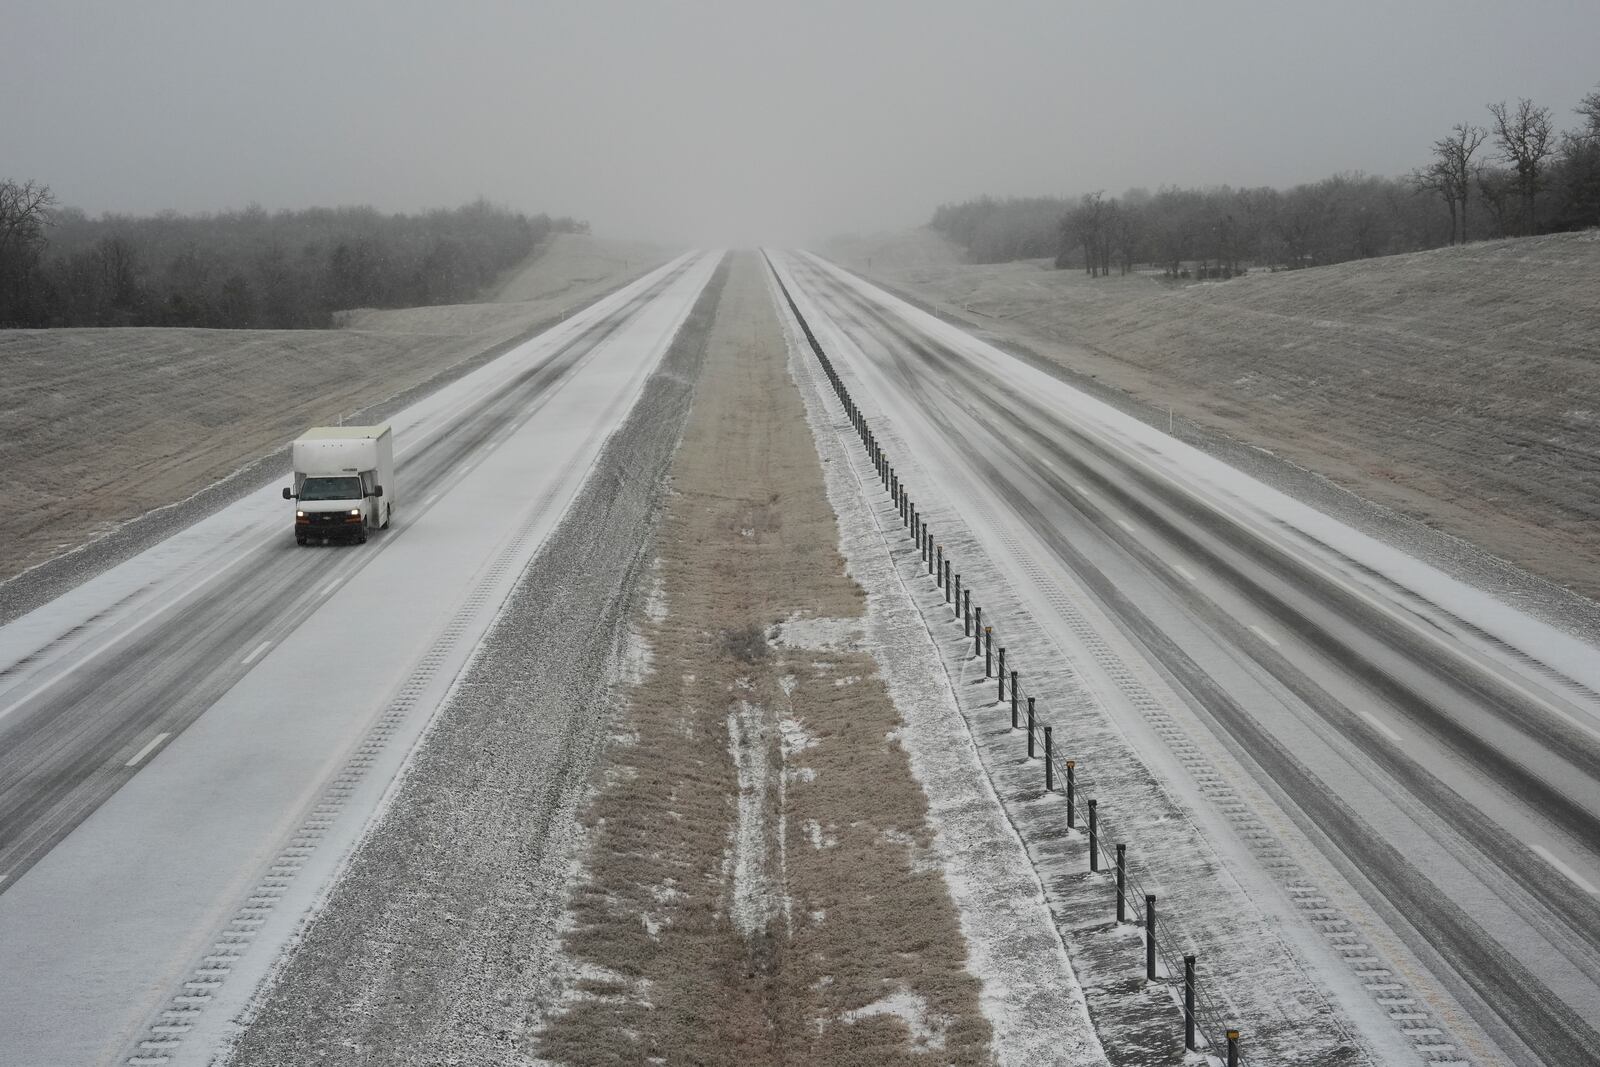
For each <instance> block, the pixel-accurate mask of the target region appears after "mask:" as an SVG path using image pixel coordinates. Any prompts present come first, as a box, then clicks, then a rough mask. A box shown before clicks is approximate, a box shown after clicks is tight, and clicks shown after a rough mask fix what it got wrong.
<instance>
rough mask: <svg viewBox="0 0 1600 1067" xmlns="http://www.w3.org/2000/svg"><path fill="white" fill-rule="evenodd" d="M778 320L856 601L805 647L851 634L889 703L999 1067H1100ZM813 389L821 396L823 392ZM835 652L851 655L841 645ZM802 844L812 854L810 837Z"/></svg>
mask: <svg viewBox="0 0 1600 1067" xmlns="http://www.w3.org/2000/svg"><path fill="white" fill-rule="evenodd" d="M773 297H774V299H775V300H777V301H779V307H780V315H781V317H782V319H783V322H784V324H785V329H786V331H787V332H788V334H789V351H790V357H789V360H790V362H789V366H790V372H791V374H792V375H793V376H794V378H795V380H796V382H797V383H798V384H799V385H800V392H801V394H802V396H803V397H804V399H805V402H806V413H807V419H808V421H809V422H810V424H811V427H812V432H813V433H814V434H815V436H816V442H817V448H818V452H819V453H820V456H821V459H822V464H823V472H824V476H825V478H826V481H827V488H828V500H829V503H830V504H832V506H833V509H834V511H835V513H836V514H837V515H838V520H839V532H840V544H839V550H840V553H841V554H842V555H843V556H844V558H845V561H846V567H847V570H848V572H849V574H850V576H851V577H852V578H854V579H855V580H856V581H857V582H858V583H860V585H861V587H862V588H863V589H864V590H865V592H866V595H867V615H866V618H865V619H864V620H837V621H835V622H834V623H833V624H832V625H830V626H822V625H820V620H819V621H818V623H819V625H817V626H815V627H813V628H814V629H817V630H821V631H822V632H821V633H817V634H814V635H811V636H812V637H813V639H814V640H816V641H818V642H823V641H852V642H854V641H858V640H859V638H858V637H851V636H850V635H849V631H848V628H847V627H845V626H843V625H841V624H842V623H844V622H852V623H854V624H855V625H856V627H857V628H858V633H859V631H860V630H861V629H864V630H865V636H866V637H867V638H868V640H867V642H866V643H867V645H868V647H870V648H871V650H872V652H873V656H874V658H876V659H877V661H878V665H879V669H880V670H881V671H882V673H883V677H884V680H885V682H886V683H887V685H888V689H889V694H890V696H891V698H892V699H893V700H894V702H895V706H896V707H897V708H898V709H899V711H900V714H901V717H902V718H903V719H904V720H905V723H906V726H905V728H904V729H902V730H901V731H900V741H901V743H902V744H903V745H904V746H905V748H906V752H907V754H908V756H909V757H910V760H911V767H912V771H913V773H914V774H916V776H917V779H918V781H919V782H920V783H921V785H922V788H923V790H924V792H925V793H926V794H927V796H928V803H929V810H928V819H929V822H930V824H931V825H932V827H933V829H934V844H933V851H934V854H935V856H936V857H937V859H938V861H939V863H940V864H941V866H942V868H943V871H944V877H945V882H946V884H947V885H948V887H949V889H950V893H951V897H952V899H953V900H954V902H955V904H956V908H957V911H958V912H959V915H960V919H961V930H962V934H963V936H964V937H965V939H966V942H967V950H968V966H969V968H970V969H971V970H972V973H973V974H974V975H975V976H976V977H977V978H978V979H979V980H980V981H981V982H982V984H983V989H982V1006H983V1011H984V1015H985V1016H986V1017H987V1018H988V1020H989V1022H990V1024H991V1026H992V1027H993V1030H994V1045H993V1050H994V1054H995V1057H996V1059H997V1060H998V1062H1000V1063H1002V1064H1015V1065H1018V1067H1034V1065H1041V1067H1044V1065H1056V1064H1061V1065H1074V1067H1079V1065H1082V1067H1087V1065H1091V1064H1094V1065H1099V1064H1103V1063H1104V1062H1105V1052H1104V1050H1103V1049H1102V1048H1101V1047H1100V1042H1099V1039H1098V1038H1097V1037H1096V1036H1095V1034H1094V1030H1093V1027H1092V1026H1091V1024H1090V1022H1089V1018H1088V1014H1087V1010H1086V1008H1085V1005H1084V999H1083V992H1082V990H1081V989H1080V988H1079V986H1078V983H1077V980H1076V978H1075V977H1074V975H1073V972H1072V967H1071V964H1070V962H1069V960H1068V959H1067V955H1066V950H1065V948H1064V947H1063V945H1062V942H1061V939H1060V936H1059V935H1058V934H1057V933H1056V929H1055V926H1054V924H1053V922H1052V921H1051V917H1050V912H1049V909H1048V907H1047V906H1046V905H1045V901H1044V891H1043V887H1042V886H1041V884H1040V882H1039V879H1038V875H1037V874H1036V873H1035V871H1034V869H1033V866H1032V865H1031V863H1030V862H1029V860H1028V856H1027V853H1026V851H1025V850H1024V849H1023V847H1022V843H1021V841H1020V840H1019V839H1018V838H1017V835H1016V833H1015V831H1014V830H1013V829H1012V827H1011V826H1010V824H1009V823H1008V822H1007V821H1006V819H1005V817H1004V815H1003V813H1002V811H1001V809H1000V805H999V802H998V800H997V798H996V797H995V795H994V792H993V790H992V789H991V788H990V787H989V783H988V778H987V776H986V775H985V773H984V769H983V766H982V763H981V762H980V761H979V759H978V755H977V752H976V750H975V748H974V746H973V743H972V739H971V737H970V735H969V734H968V733H967V729H966V725H965V723H964V721H963V720H962V718H961V714H960V712H959V710H958V709H957V707H956V704H955V698H954V694H953V693H952V691H951V689H950V687H949V684H948V681H947V679H946V676H945V674H944V672H943V670H942V669H941V667H940V665H939V657H938V652H937V650H936V649H935V648H934V646H933V643H932V641H931V640H930V638H929V634H928V631H927V628H926V627H925V625H924V623H923V620H922V616H921V614H920V612H919V611H918V609H917V607H916V605H915V604H914V603H913V602H912V601H911V599H910V598H909V597H908V596H907V593H906V590H905V588H904V587H903V585H902V584H901V580H900V577H899V574H898V573H897V571H896V569H895V565H894V562H893V560H892V559H891V557H890V553H889V550H888V542H887V540H886V537H887V536H888V535H887V534H886V533H885V531H884V530H883V529H881V528H880V527H879V526H878V524H877V522H876V520H875V518H874V514H873V512H872V510H871V508H870V507H869V506H868V505H867V500H866V498H865V496H864V495H863V493H864V490H865V485H864V483H863V481H862V475H861V473H860V471H858V470H856V469H855V468H854V467H853V466H852V463H851V458H852V453H851V451H850V450H851V449H852V448H853V447H854V441H853V439H848V440H847V438H848V437H849V435H850V432H851V431H850V430H849V428H848V422H847V421H846V420H844V418H843V417H842V415H840V414H839V413H838V412H837V411H836V410H835V409H834V406H833V405H834V402H833V398H832V394H831V391H827V386H826V382H825V380H824V379H823V378H822V377H821V374H820V372H817V371H815V370H814V369H813V366H812V358H813V357H812V356H811V353H810V350H809V349H807V348H806V347H805V342H804V340H803V339H802V338H801V337H800V336H799V332H798V330H797V329H796V328H795V327H794V324H793V320H792V318H791V317H790V316H789V314H788V310H787V308H786V307H785V306H784V305H783V304H782V297H781V295H780V294H778V293H777V290H776V287H774V288H773ZM825 392H826V395H825ZM807 622H808V620H798V619H796V620H790V621H789V622H787V623H785V624H784V626H783V631H784V633H783V635H782V636H781V637H780V638H779V641H780V643H785V644H791V645H798V644H802V642H801V641H800V640H799V634H800V633H801V632H804V630H805V629H806V624H807ZM848 647H855V646H854V644H852V645H850V646H848ZM811 840H812V843H813V844H814V845H816V844H818V843H819V840H820V842H821V844H822V845H826V843H827V839H826V837H825V836H824V835H823V833H822V828H821V827H818V829H817V833H816V834H814V835H812V837H811Z"/></svg>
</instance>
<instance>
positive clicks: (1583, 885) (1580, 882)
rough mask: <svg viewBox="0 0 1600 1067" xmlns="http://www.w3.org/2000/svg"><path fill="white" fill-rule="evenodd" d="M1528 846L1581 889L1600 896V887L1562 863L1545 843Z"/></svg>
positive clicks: (1591, 894)
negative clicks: (1596, 886) (1597, 887)
mask: <svg viewBox="0 0 1600 1067" xmlns="http://www.w3.org/2000/svg"><path fill="white" fill-rule="evenodd" d="M1528 847H1529V848H1531V849H1533V850H1534V851H1535V852H1537V853H1538V854H1539V858H1540V859H1542V860H1544V861H1545V862H1546V863H1548V864H1549V865H1550V866H1552V867H1554V868H1555V869H1556V870H1558V871H1560V872H1561V873H1562V874H1564V875H1566V876H1567V877H1568V878H1570V879H1571V880H1572V882H1573V884H1574V885H1576V886H1577V887H1578V888H1579V889H1581V890H1583V891H1584V892H1585V893H1588V894H1589V895H1590V896H1600V889H1596V888H1595V887H1594V886H1593V885H1592V884H1590V882H1589V881H1588V879H1586V878H1584V876H1583V875H1581V874H1579V873H1578V872H1577V871H1575V870H1573V869H1572V868H1571V867H1568V866H1567V865H1566V864H1565V863H1562V862H1561V861H1560V860H1558V859H1556V855H1555V853H1554V852H1551V851H1550V850H1549V849H1547V848H1545V847H1544V846H1543V845H1529V846H1528Z"/></svg>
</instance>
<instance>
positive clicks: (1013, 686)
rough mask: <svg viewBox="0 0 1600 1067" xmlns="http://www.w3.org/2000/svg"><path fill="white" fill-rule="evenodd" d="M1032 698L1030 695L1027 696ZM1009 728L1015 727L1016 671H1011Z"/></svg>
mask: <svg viewBox="0 0 1600 1067" xmlns="http://www.w3.org/2000/svg"><path fill="white" fill-rule="evenodd" d="M1028 699H1029V700H1032V699H1033V698H1032V697H1029V698H1028ZM1011 728H1012V729H1013V730H1015V729H1016V728H1017V672H1016V671H1012V672H1011Z"/></svg>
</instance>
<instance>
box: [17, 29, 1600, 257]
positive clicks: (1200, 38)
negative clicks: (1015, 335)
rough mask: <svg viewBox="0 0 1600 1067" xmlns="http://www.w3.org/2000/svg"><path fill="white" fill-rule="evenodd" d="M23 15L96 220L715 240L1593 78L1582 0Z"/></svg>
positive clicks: (1538, 92)
mask: <svg viewBox="0 0 1600 1067" xmlns="http://www.w3.org/2000/svg"><path fill="white" fill-rule="evenodd" d="M619 15H625V17H619ZM8 28H9V29H10V31H11V32H10V33H8V35H7V37H6V39H5V40H4V41H3V42H0V122H3V124H4V128H5V129H6V131H7V137H6V148H7V152H6V162H5V164H4V166H5V167H6V168H7V173H5V174H3V175H0V177H7V178H11V179H15V180H24V179H28V178H33V179H36V180H38V181H41V182H43V183H45V184H47V185H49V186H50V187H51V188H52V190H53V191H54V192H55V193H56V195H57V197H58V199H59V201H60V203H61V204H63V205H72V206H76V207H79V208H80V209H81V210H83V211H84V212H85V213H87V214H90V215H91V216H95V217H98V216H101V215H104V214H108V213H109V214H130V215H152V214H158V213H160V212H162V211H167V210H171V211H177V212H179V213H182V214H188V215H193V214H201V213H216V212H221V211H228V210H243V209H244V208H246V207H247V206H248V205H249V204H251V203H252V202H253V203H257V204H260V205H261V206H262V207H263V208H264V209H266V210H269V211H276V210H283V209H288V210H294V209H299V208H306V207H338V206H371V207H374V208H376V209H378V210H380V211H384V212H387V213H394V212H402V213H415V212H417V211H425V210H429V209H432V208H436V207H454V206H459V205H460V204H464V203H468V202H470V201H472V200H473V199H475V198H476V197H478V196H480V195H481V196H483V197H486V198H487V199H489V200H491V201H493V202H495V203H498V204H503V205H506V206H508V207H511V208H513V209H515V210H518V211H523V212H528V213H538V212H546V213H549V214H552V215H570V216H573V217H576V218H581V219H585V220H587V221H589V222H590V223H591V224H592V225H593V226H594V227H595V228H596V230H597V231H599V232H601V233H605V234H609V235H612V236H618V237H627V238H633V239H645V240H656V241H664V242H673V243H680V244H701V245H711V244H716V245H725V246H730V247H731V246H746V245H755V244H763V243H765V244H796V243H807V242H809V241H815V240H817V239H820V238H824V237H827V236H830V235H833V234H842V233H862V232H871V231H875V230H893V229H902V228H906V227H910V226H918V225H922V224H924V223H926V221H927V219H928V217H929V216H930V215H931V214H932V212H933V210H934V209H935V208H936V207H938V206H939V205H940V204H945V203H956V202H960V201H962V200H966V199H970V198H972V197H976V196H980V195H985V194H987V195H992V196H998V197H1004V196H1009V195H1015V196H1065V197H1073V196H1078V195H1081V194H1083V193H1087V192H1093V191H1096V190H1105V191H1107V192H1108V193H1113V194H1115V195H1120V193H1121V192H1122V191H1123V190H1126V189H1129V188H1139V187H1143V188H1148V189H1150V190H1152V191H1154V190H1156V189H1158V188H1160V187H1162V186H1164V185H1177V186H1181V187H1186V188H1195V187H1207V186H1214V185H1221V184H1227V185H1232V186H1235V187H1239V186H1246V187H1250V186H1271V187H1274V188H1279V189H1282V188H1289V187H1292V186H1294V185H1297V184H1301V183H1304V182H1311V181H1316V180H1319V179H1321V178H1324V177H1328V176H1330V175H1333V174H1337V173H1344V172H1359V173H1364V174H1371V175H1379V176H1385V177H1393V176H1398V175H1402V174H1405V173H1407V172H1408V171H1409V170H1410V169H1411V168H1413V167H1416V166H1419V165H1421V164H1423V163H1424V162H1426V158H1427V155H1428V151H1429V146H1430V144H1431V142H1432V141H1433V140H1434V139H1435V138H1437V137H1440V136H1443V135H1444V134H1445V133H1447V132H1448V130H1449V128H1450V126H1451V125H1453V124H1454V123H1457V122H1474V123H1478V124H1484V123H1485V122H1486V119H1487V114H1486V111H1485V105H1486V104H1487V103H1489V102H1491V101H1498V100H1502V99H1504V100H1510V101H1515V100H1516V99H1517V98H1519V97H1528V98H1530V99H1532V100H1534V101H1535V102H1537V103H1539V104H1541V105H1543V106H1545V107H1548V108H1550V109H1551V111H1552V112H1553V113H1554V115H1555V118H1556V122H1557V125H1558V127H1559V128H1570V127H1571V126H1572V125H1573V124H1574V118H1573V116H1572V114H1571V109H1572V107H1573V106H1574V105H1575V104H1576V103H1577V102H1578V100H1579V99H1581V97H1582V96H1583V95H1584V94H1585V93H1586V92H1588V91H1590V90H1592V89H1593V88H1594V87H1595V85H1596V83H1597V82H1600V65H1597V64H1595V62H1594V60H1593V55H1592V52H1593V42H1594V41H1596V40H1600V5H1592V6H1590V7H1580V6H1576V5H1571V4H1561V3H1555V2H1549V0H1546V2H1540V3H1535V4H1532V5H1517V6H1516V7H1515V8H1512V7H1510V6H1507V5H1499V4H1493V3H1488V2H1483V0H1473V2H1469V3H1453V2H1448V0H1425V2H1421V3H1413V4H1406V5H1393V4H1383V3H1378V2H1376V0H1356V2H1353V3H1349V4H1343V5H1338V6H1337V7H1327V6H1323V5H1301V4H1282V3H1275V4H1269V3H1262V2H1253V0H1217V2H1215V3H1213V4H1210V5H1206V6H1205V7H1204V8H1203V9H1202V8H1167V9H1162V10H1161V11H1159V12H1152V11H1150V10H1149V9H1141V8H1134V7H1130V6H1127V5H1112V6H1109V7H1099V6H1092V5H1060V4H1045V3H1037V2H1028V0H1011V2H1004V3H1000V4H995V5H986V6H985V8H984V9H983V10H982V11H977V10H974V9H971V8H970V7H968V6H967V5H960V4H949V3H946V4H938V3H935V4H927V3H923V4H913V3H910V2H904V0H895V2H885V3H879V4H872V5H865V6H862V5H854V4H845V3H842V2H840V0H820V2H819V3H817V4H813V5H811V6H808V7H807V8H806V9H805V10H804V11H796V10H793V9H791V8H788V7H785V6H781V5H766V4H755V5H750V4H739V5H728V4H718V3H713V2H709V0H699V2H685V3H682V4H675V5H671V6H670V7H668V6H666V5H661V6H657V5H628V4H616V3H612V4H604V3H602V4H593V5H548V6H540V7H538V8H533V7H528V6H522V5H515V4H504V3H493V2H488V0H482V2H476V3H468V4H465V5H460V6H457V7H453V8H451V9H450V10H449V11H444V10H439V9H432V8H419V9H411V10H397V9H394V8H392V7H391V6H389V5H385V4H381V3H378V2H376V0H361V2H357V3H350V4H341V5H338V6H337V7H333V8H325V7H322V6H317V5H311V4H303V3H290V4H286V5H279V6H276V7H274V8H273V9H271V11H270V12H263V11H262V10H260V9H255V8H249V9H247V8H243V7H239V8H232V7H227V6H217V5H210V4H200V3H196V2H192V0H190V2H184V3H172V4H163V5H159V6H147V5H140V6H137V7H135V6H127V5H118V4H103V5H91V6H88V7H83V6H77V5H73V6H70V7H62V6H60V5H55V4H46V3H36V2H24V3H20V4H17V5H14V14H13V18H12V19H11V25H10V26H9V27H8Z"/></svg>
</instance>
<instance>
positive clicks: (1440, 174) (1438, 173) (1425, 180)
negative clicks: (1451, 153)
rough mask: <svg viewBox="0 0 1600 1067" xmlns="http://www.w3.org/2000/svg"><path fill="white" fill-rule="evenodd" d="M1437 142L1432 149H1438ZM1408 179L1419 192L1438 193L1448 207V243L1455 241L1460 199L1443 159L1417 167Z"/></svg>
mask: <svg viewBox="0 0 1600 1067" xmlns="http://www.w3.org/2000/svg"><path fill="white" fill-rule="evenodd" d="M1438 145H1439V142H1438V141H1435V142H1434V150H1435V151H1437V150H1438ZM1408 180H1409V181H1410V182H1411V185H1412V187H1413V188H1415V189H1416V191H1417V192H1419V193H1438V194H1439V197H1440V199H1442V200H1443V201H1444V203H1445V206H1446V207H1448V208H1449V209H1450V243H1451V244H1455V243H1456V218H1457V216H1458V215H1459V214H1460V199H1459V197H1458V196H1457V194H1456V187H1455V183H1454V182H1452V181H1451V180H1450V170H1449V168H1448V167H1447V166H1446V165H1445V163H1444V161H1443V160H1438V159H1436V160H1434V161H1433V162H1432V163H1429V164H1428V165H1427V166H1426V167H1418V168H1417V169H1416V170H1414V171H1412V172H1411V174H1410V175H1409V178H1408Z"/></svg>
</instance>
